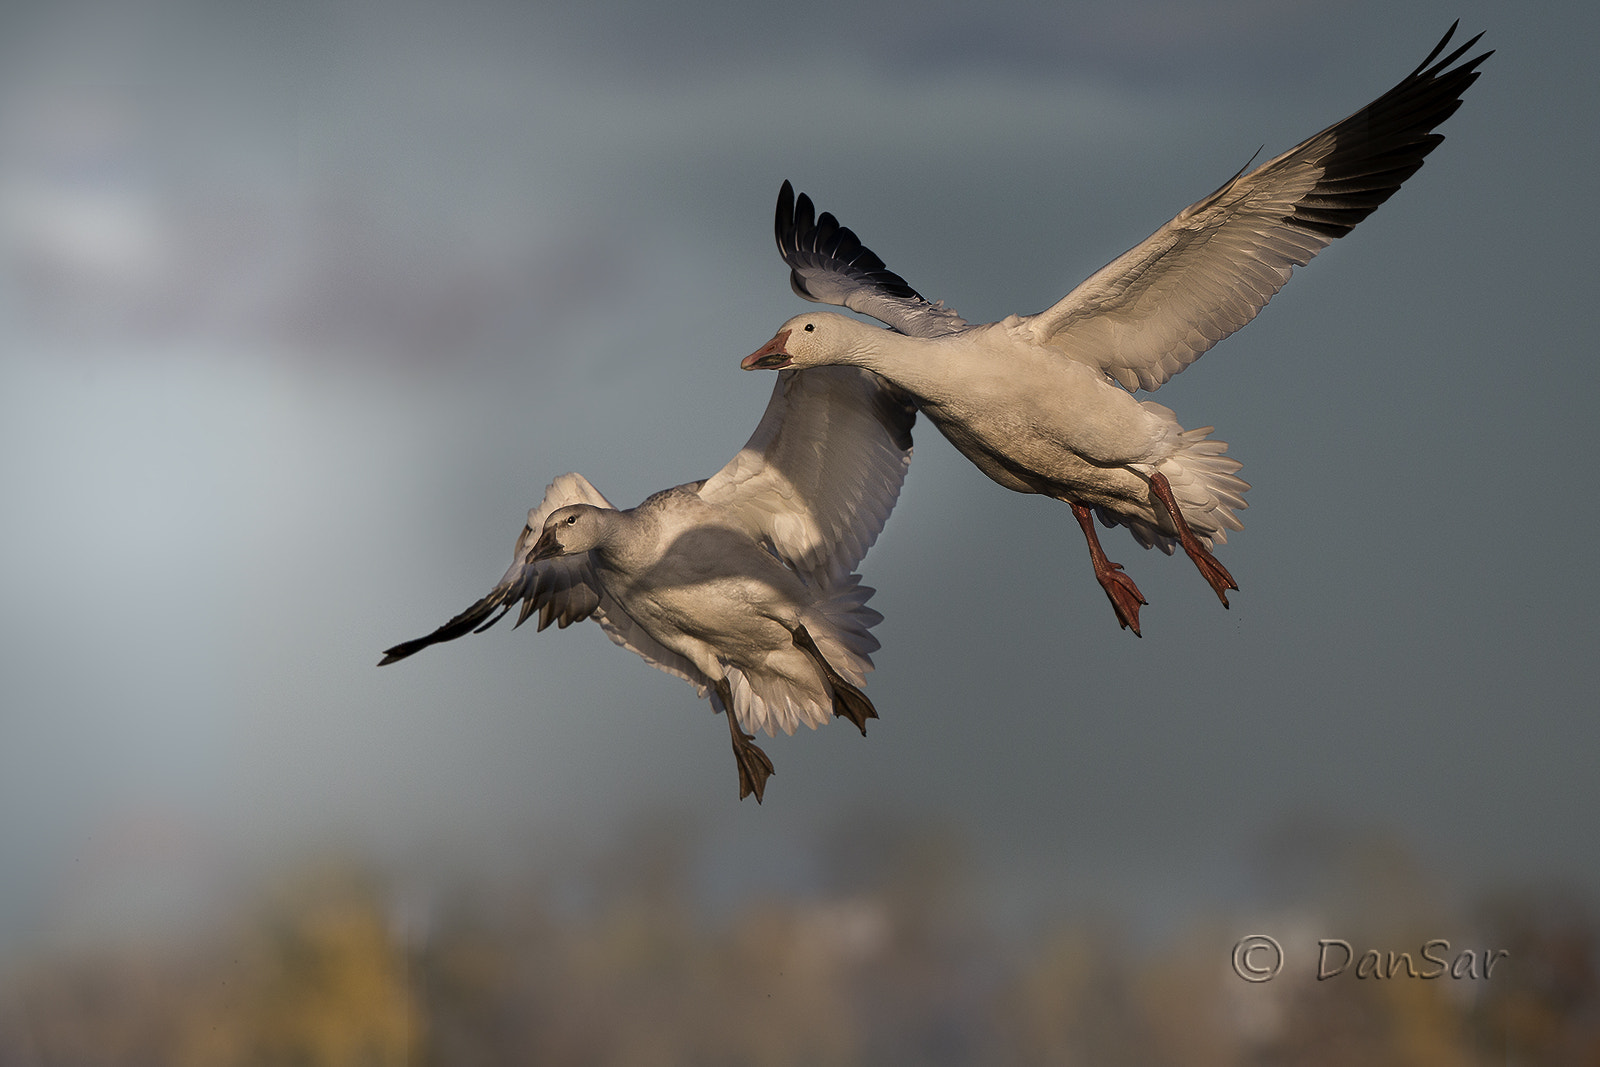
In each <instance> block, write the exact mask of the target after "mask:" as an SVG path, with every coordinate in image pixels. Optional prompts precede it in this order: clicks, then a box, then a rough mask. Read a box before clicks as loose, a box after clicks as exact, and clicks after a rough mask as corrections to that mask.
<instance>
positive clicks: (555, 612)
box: [378, 474, 611, 667]
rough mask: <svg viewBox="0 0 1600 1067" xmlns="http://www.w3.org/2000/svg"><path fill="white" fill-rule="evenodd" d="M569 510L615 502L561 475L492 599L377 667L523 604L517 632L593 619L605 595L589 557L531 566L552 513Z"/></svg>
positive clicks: (404, 645) (476, 629)
mask: <svg viewBox="0 0 1600 1067" xmlns="http://www.w3.org/2000/svg"><path fill="white" fill-rule="evenodd" d="M568 504H593V505H594V506H595V507H600V508H610V507H611V502H610V501H608V500H607V499H606V498H605V497H604V496H602V495H600V491H599V490H598V489H596V488H595V487H594V486H592V485H590V484H589V480H588V479H587V478H585V477H584V476H583V475H581V474H563V475H561V477H559V478H557V479H556V480H555V481H553V482H551V483H550V485H549V487H548V488H546V489H545V492H544V499H543V500H541V501H540V502H539V506H538V507H536V508H534V509H533V510H532V511H529V512H528V523H527V525H526V526H524V527H523V528H522V532H521V533H520V534H518V535H517V541H516V545H515V546H514V548H513V557H512V561H511V567H510V568H509V569H508V570H507V571H506V573H505V576H504V577H503V578H501V579H500V581H499V582H498V583H496V584H495V587H494V588H493V589H491V590H490V591H489V594H488V595H487V596H485V597H484V598H483V599H482V600H479V601H478V602H477V603H476V604H473V605H472V606H471V607H469V608H468V609H467V610H465V611H463V612H462V613H461V614H459V615H457V616H456V617H455V618H453V619H451V620H450V621H449V622H447V623H445V624H444V625H443V626H441V627H439V628H438V629H437V630H435V631H433V633H431V634H428V635H427V636H425V637H418V638H415V639H413V640H411V641H403V642H401V643H400V644H398V645H395V646H394V647H393V648H391V649H389V650H388V651H386V652H385V653H384V654H383V659H382V660H380V661H379V662H378V666H380V667H381V666H383V665H384V664H386V663H393V662H395V661H396V660H402V659H405V658H406V657H407V656H410V655H412V654H414V653H417V652H420V651H422V650H423V649H425V648H427V647H428V646H429V645H436V644H438V643H439V642H441V641H454V640H455V639H456V638H458V637H461V636H463V635H465V634H469V633H480V632H482V631H484V630H487V629H488V628H489V627H491V626H493V625H494V624H495V623H497V622H499V621H500V619H501V617H503V616H504V615H505V614H506V612H508V611H510V610H511V606H512V605H513V604H515V603H516V602H517V601H519V600H520V601H522V612H521V614H520V615H519V616H518V617H517V625H518V626H521V625H522V624H523V622H524V621H526V619H527V618H528V616H529V615H531V614H533V613H534V612H535V611H537V612H538V613H539V629H541V630H543V629H544V628H545V627H546V626H549V625H550V624H551V623H552V622H554V623H555V624H556V625H557V626H558V627H561V628H565V627H567V626H570V625H572V624H573V623H574V622H578V621H579V620H582V619H586V618H588V617H589V616H590V615H591V614H594V613H595V612H596V610H597V609H599V608H600V605H601V600H602V591H601V588H600V583H599V582H598V581H596V580H595V577H594V571H593V569H592V568H591V567H590V565H589V556H588V554H587V553H584V554H583V555H579V556H561V557H558V558H556V559H547V560H540V561H539V562H537V563H529V562H527V558H528V553H529V552H530V551H531V550H532V549H533V543H534V542H535V541H537V540H538V539H539V533H540V531H541V530H543V529H544V520H545V519H546V518H547V517H549V515H550V513H551V512H553V511H555V510H557V509H558V508H564V507H566V506H567V505H568Z"/></svg>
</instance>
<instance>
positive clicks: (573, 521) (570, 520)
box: [567, 515, 578, 526]
mask: <svg viewBox="0 0 1600 1067" xmlns="http://www.w3.org/2000/svg"><path fill="white" fill-rule="evenodd" d="M577 524H578V516H576V515H568V516H567V525H568V526H576V525H577Z"/></svg>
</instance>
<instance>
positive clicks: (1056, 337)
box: [742, 25, 1493, 634]
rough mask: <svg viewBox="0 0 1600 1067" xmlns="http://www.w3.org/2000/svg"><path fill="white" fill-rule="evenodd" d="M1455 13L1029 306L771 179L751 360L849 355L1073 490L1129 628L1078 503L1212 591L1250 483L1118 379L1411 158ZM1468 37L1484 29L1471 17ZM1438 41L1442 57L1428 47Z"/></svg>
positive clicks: (1200, 329)
mask: <svg viewBox="0 0 1600 1067" xmlns="http://www.w3.org/2000/svg"><path fill="white" fill-rule="evenodd" d="M1455 29H1456V27H1455V26H1453V25H1452V26H1451V27H1450V31H1449V32H1447V33H1446V34H1445V35H1444V38H1443V40H1441V41H1440V42H1439V44H1438V45H1437V46H1436V47H1435V48H1434V50H1433V51H1432V52H1431V53H1430V54H1429V56H1428V58H1427V59H1425V60H1423V62H1422V64H1421V65H1420V66H1418V67H1417V69H1416V70H1415V71H1413V72H1412V73H1411V74H1410V75H1409V76H1407V77H1406V78H1405V79H1403V80H1402V81H1401V82H1400V83H1399V84H1398V85H1396V86H1395V87H1394V88H1393V89H1391V90H1390V91H1389V92H1387V93H1385V94H1384V95H1383V96H1381V97H1379V98H1378V99H1377V100H1375V101H1373V102H1372V103H1371V104H1369V105H1367V106H1366V107H1364V108H1362V109H1361V110H1360V111H1358V112H1356V113H1355V114H1353V115H1351V116H1350V117H1349V118H1346V119H1344V120H1343V121H1341V122H1338V123H1335V124H1334V125H1332V126H1330V127H1328V128H1327V129H1325V130H1323V131H1322V132H1321V133H1318V134H1316V135H1315V136H1313V137H1311V138H1309V139H1307V140H1306V141H1304V142H1302V143H1301V144H1299V145H1296V146H1295V147H1294V148H1292V149H1290V150H1289V151H1288V152H1285V153H1283V154H1282V155H1280V156H1278V157H1277V158H1275V159H1272V160H1270V161H1268V162H1267V163H1264V164H1262V165H1261V166H1259V167H1257V168H1256V169H1254V170H1252V171H1250V172H1249V173H1248V174H1245V173H1244V172H1242V171H1241V172H1240V173H1239V174H1236V175H1235V176H1234V177H1233V178H1232V179H1230V180H1229V181H1227V182H1225V183H1224V184H1223V185H1222V187H1221V188H1220V189H1218V190H1217V191H1216V192H1214V193H1212V194H1211V195H1210V196H1207V197H1205V198H1204V199H1202V200H1200V201H1198V202H1196V203H1194V204H1192V205H1190V206H1189V207H1187V208H1185V209H1184V210H1183V211H1181V212H1179V213H1178V215H1177V216H1176V217H1175V218H1174V219H1173V220H1172V221H1171V222H1169V223H1167V224H1166V225H1165V226H1163V227H1161V229H1159V230H1157V231H1156V232H1155V233H1154V234H1152V235H1151V236H1150V237H1149V238H1148V239H1146V240H1145V241H1143V242H1141V243H1140V244H1138V245H1136V246H1135V247H1134V248H1132V249H1130V250H1129V251H1128V252H1126V253H1124V254H1123V255H1121V256H1119V257H1117V258H1116V259H1114V260H1112V261H1111V263H1109V264H1107V265H1106V266H1105V267H1103V268H1101V269H1100V270H1099V271H1096V272H1095V273H1094V274H1093V275H1091V276H1090V277H1089V278H1088V280H1086V281H1084V282H1083V284H1081V285H1079V286H1078V287H1077V288H1075V289H1073V290H1072V291H1071V292H1070V293H1068V294H1067V295H1066V296H1065V297H1063V298H1062V299H1061V300H1060V301H1059V302H1057V303H1056V304H1055V305H1054V306H1053V307H1050V308H1047V309H1046V310H1045V311H1043V312H1040V313H1039V314H1036V315H1026V316H1019V315H1012V316H1009V317H1007V318H1006V319H1003V320H1001V321H999V322H992V323H987V324H982V325H973V324H969V323H967V322H966V321H964V320H963V319H961V318H960V317H959V316H958V315H957V314H956V313H955V312H954V311H952V310H951V309H949V308H946V307H945V306H944V305H943V304H942V303H939V304H931V303H929V302H928V301H926V300H924V299H923V298H922V297H921V296H920V295H919V294H918V293H917V292H916V291H915V290H914V289H912V288H911V287H910V286H909V285H907V284H906V282H905V281H904V280H903V279H902V278H901V277H900V276H899V275H897V274H895V273H893V272H892V271H890V270H888V268H887V267H886V266H885V265H884V263H883V261H882V260H881V259H880V258H878V256H876V255H875V254H873V253H872V252H871V251H870V250H868V249H867V248H865V247H864V246H863V245H862V244H861V242H860V241H859V240H858V239H857V238H856V235H855V234H854V233H852V232H851V231H850V230H848V229H846V228H844V227H842V226H840V225H839V223H838V221H837V220H836V219H835V218H834V217H833V216H832V215H830V214H828V213H826V212H824V213H823V214H822V215H821V216H820V217H818V216H815V214H814V208H813V206H812V204H811V201H810V198H808V197H806V196H805V195H804V194H801V196H800V197H799V199H798V201H797V200H796V198H795V195H794V190H793V188H792V187H791V186H790V184H789V183H788V182H784V184H783V189H782V191H781V192H780V193H779V197H778V210H777V218H776V232H777V239H778V248H779V251H780V252H781V253H782V255H783V258H784V260H785V262H787V263H788V264H789V266H790V268H791V274H790V283H791V285H792V286H793V288H794V290H795V292H796V293H798V294H799V295H800V296H802V297H805V298H806V299H808V300H814V301H818V302H822V303H830V304H838V305H841V306H843V307H847V308H849V309H851V310H853V311H856V312H859V313H861V314H865V315H870V316H872V317H874V318H876V319H879V320H880V321H882V322H884V323H887V324H888V325H889V326H890V327H892V329H891V330H883V329H880V328H877V327H873V326H869V325H867V324H865V323H862V322H860V321H858V320H855V319H851V318H848V317H846V316H843V315H836V314H831V313H813V314H808V315H798V316H795V317H794V318H792V319H790V320H789V321H788V322H786V323H784V324H783V326H782V328H780V329H779V331H778V333H777V335H776V336H774V337H773V339H772V340H771V341H769V342H768V343H767V344H766V345H764V346H762V347H761V348H760V349H758V350H756V351H755V352H754V353H752V354H751V355H750V356H748V357H746V358H745V360H744V362H743V364H742V365H743V366H744V367H745V369H747V370H749V369H754V368H776V369H781V368H785V367H818V366H825V365H851V366H857V367H862V368H866V369H870V370H872V371H875V372H877V373H879V374H881V375H883V376H884V377H885V378H887V379H889V380H890V381H892V382H894V383H895V384H897V385H899V386H900V387H901V388H903V389H905V390H906V392H908V393H910V394H911V395H912V396H913V397H914V399H915V401H916V404H917V406H918V408H919V409H920V410H921V411H923V412H924V413H925V414H927V415H928V417H929V418H930V419H931V420H932V421H933V423H934V425H935V426H937V427H938V428H939V430H940V431H941V432H942V433H943V434H944V435H945V436H946V437H947V438H949V439H950V441H951V442H952V443H953V444H954V445H955V446H956V447H957V448H958V449H960V450H961V452H962V453H963V454H965V455H966V456H967V457H968V458H969V459H971V460H972V462H973V463H974V464H976V465H977V466H978V468H979V469H980V470H982V471H983V472H984V473H985V474H987V475H989V477H990V478H992V479H994V480H995V481H997V482H999V483H1000V484H1001V485H1003V486H1005V487H1006V488H1008V489H1012V490H1015V491H1017V492H1021V493H1040V494H1043V495H1046V496H1050V497H1054V498H1055V499H1058V500H1062V501H1064V502H1066V503H1068V504H1070V505H1071V507H1072V509H1073V513H1074V515H1075V516H1076V518H1077V520H1078V523H1079V525H1080V526H1081V527H1082V529H1083V532H1084V536H1085V537H1086V538H1087V540H1088V543H1089V552H1090V558H1091V560H1092V561H1093V563H1094V568H1095V576H1096V578H1097V580H1098V581H1099V582H1100V585H1101V587H1102V588H1103V589H1104V590H1105V592H1106V595H1107V596H1108V597H1109V598H1110V600H1111V604H1112V607H1113V609H1114V610H1115V611H1116V613H1117V619H1118V621H1119V622H1120V623H1121V625H1122V626H1124V627H1131V628H1132V629H1133V631H1134V633H1136V634H1137V633H1139V607H1140V605H1142V604H1144V603H1145V599H1144V596H1143V595H1142V594H1141V593H1140V592H1139V590H1138V587H1137V586H1136V585H1135V584H1134V583H1133V580H1132V579H1131V578H1130V577H1128V575H1126V574H1124V573H1123V572H1122V568H1121V566H1120V565H1118V564H1116V563H1112V562H1110V561H1109V560H1107V559H1106V558H1105V553H1104V551H1103V550H1102V549H1101V547H1100V544H1099V540H1098V538H1097V536H1096V534H1095V531H1094V523H1093V519H1092V513H1093V514H1098V515H1099V517H1100V520H1101V522H1102V523H1104V524H1105V525H1107V526H1112V525H1121V526H1126V527H1128V529H1129V530H1130V531H1131V532H1132V534H1133V535H1134V537H1135V538H1136V539H1137V540H1138V541H1139V543H1140V544H1142V545H1144V546H1145V547H1147V548H1149V547H1152V546H1154V547H1159V548H1161V549H1163V550H1164V551H1166V552H1168V553H1169V554H1170V553H1171V552H1172V550H1173V548H1174V547H1175V546H1176V545H1180V544H1181V545H1182V546H1183V548H1184V550H1185V552H1186V553H1187V554H1188V555H1189V557H1190V558H1191V559H1192V560H1193V561H1194V562H1195V564H1196V566H1197V567H1198V568H1199V569H1200V572H1201V574H1202V575H1203V576H1204V577H1205V579H1206V581H1207V582H1208V583H1209V584H1210V585H1211V587H1212V589H1213V590H1215V591H1216V594H1217V596H1218V598H1220V599H1221V601H1222V603H1223V606H1224V607H1226V606H1227V603H1228V597H1227V591H1228V590H1230V589H1237V588H1238V585H1237V584H1236V583H1235V582H1234V580H1233V577H1232V576H1231V575H1230V574H1229V573H1228V571H1227V569H1226V568H1224V567H1223V566H1222V564H1221V563H1219V562H1218V561H1217V560H1216V558H1215V557H1214V556H1213V555H1212V554H1211V552H1210V548H1211V547H1212V546H1213V545H1214V544H1218V543H1221V542H1224V541H1226V540H1227V531H1228V530H1237V529H1240V528H1241V527H1242V523H1241V522H1240V521H1239V518H1238V515H1237V514H1236V512H1238V511H1239V510H1242V509H1243V508H1244V507H1245V503H1244V498H1243V494H1244V492H1245V490H1246V489H1248V488H1249V486H1248V485H1247V484H1246V483H1245V482H1244V481H1243V480H1241V479H1240V478H1238V477H1237V476H1236V474H1235V472H1236V471H1237V470H1238V469H1239V467H1240V464H1239V463H1238V462H1237V461H1236V460H1233V459H1230V458H1228V457H1227V456H1226V455H1225V454H1224V453H1226V451H1227V445H1226V444H1224V443H1222V442H1221V441H1216V440H1213V439H1211V438H1210V436H1209V435H1210V433H1211V427H1209V426H1207V427H1204V428H1201V429H1195V430H1185V429H1184V428H1183V427H1182V426H1181V425H1180V424H1179V422H1178V420H1177V418H1176V416H1174V415H1173V413H1172V412H1171V411H1170V410H1169V409H1167V408H1166V407H1163V406H1162V405H1160V404H1157V403H1154V402H1153V401H1149V400H1145V401H1140V400H1137V399H1135V397H1134V396H1133V395H1132V392H1131V391H1132V390H1135V389H1145V390H1154V389H1157V388H1159V387H1160V386H1161V384H1162V383H1164V382H1166V381H1167V380H1168V379H1170V378H1171V377H1172V376H1173V375H1174V374H1177V373H1178V372H1179V371H1181V370H1183V368H1185V367H1187V366H1188V365H1189V364H1190V363H1193V362H1194V361H1195V360H1196V359H1198V358H1199V357H1200V356H1201V354H1203V353H1204V352H1205V351H1206V350H1207V349H1209V348H1210V347H1211V346H1212V345H1214V344H1216V343H1217V342H1218V341H1220V340H1221V339H1222V338H1224V337H1226V336H1228V335H1229V334H1231V333H1233V332H1234V331H1235V330H1237V329H1239V328H1240V327H1241V326H1243V325H1245V324H1246V323H1247V322H1249V321H1250V320H1251V319H1252V318H1254V317H1255V315H1256V313H1257V312H1258V311H1260V310H1261V308H1262V307H1264V306H1265V305H1266V303H1267V301H1268V300H1270V299H1271V298H1272V296H1273V294H1275V293H1276V292H1277V291H1278V290H1279V289H1280V288H1282V287H1283V285H1284V283H1285V282H1287V281H1288V279H1289V276H1290V274H1291V273H1292V272H1293V269H1294V268H1295V267H1296V266H1301V265H1304V264H1305V263H1307V262H1309V261H1310V259H1311V258H1312V257H1313V256H1315V255H1316V254H1317V253H1318V252H1319V251H1321V250H1322V249H1323V248H1324V247H1326V246H1327V245H1328V243H1329V242H1331V241H1332V240H1333V239H1334V238H1336V237H1340V236H1343V235H1344V234H1346V233H1348V232H1349V231H1350V230H1351V229H1352V228H1353V227H1354V226H1355V225H1356V224H1357V223H1358V222H1360V221H1361V220H1362V219H1364V218H1366V217H1367V216H1368V215H1370V214H1371V213H1372V212H1373V211H1374V210H1376V209H1377V207H1378V205H1380V204H1382V203H1383V202H1384V201H1385V200H1387V199H1388V198H1389V196H1390V195H1392V194H1393V193H1394V192H1395V191H1396V190H1397V189H1399V187H1400V185H1401V183H1402V182H1404V181H1405V179H1406V178H1408V177H1410V176H1411V175H1412V174H1414V173H1415V172H1416V171H1417V169H1418V168H1419V167H1421V166H1422V161H1423V158H1424V157H1425V156H1426V155H1427V154H1428V153H1429V152H1431V151H1432V150H1433V148H1434V147H1435V146H1437V145H1438V144H1439V142H1440V141H1442V140H1443V137H1442V136H1440V135H1439V134H1436V133H1434V132H1432V131H1433V129H1434V128H1435V127H1436V126H1438V125H1439V124H1440V123H1442V122H1443V121H1444V120H1445V119H1447V118H1449V117H1450V115H1451V114H1453V113H1454V112H1455V110H1456V108H1457V107H1459V106H1460V104H1461V95H1462V93H1464V92H1465V91H1466V90H1467V88H1468V87H1469V86H1470V85H1471V84H1472V83H1473V82H1474V81H1475V80H1477V77H1478V71H1477V67H1478V66H1479V65H1480V64H1481V63H1482V62H1483V61H1484V60H1485V59H1487V58H1488V57H1489V55H1491V54H1493V53H1488V52H1486V53H1484V54H1483V55H1480V56H1478V57H1476V58H1474V59H1470V60H1467V61H1466V62H1464V63H1461V64H1460V65H1459V66H1454V64H1456V62H1457V61H1458V60H1460V59H1461V57H1462V56H1463V55H1464V54H1465V53H1466V52H1467V50H1468V49H1470V48H1471V47H1472V46H1473V45H1474V44H1475V43H1476V42H1477V41H1478V37H1474V38H1472V40H1470V41H1468V42H1467V43H1466V44H1464V45H1462V46H1461V47H1460V48H1458V49H1456V50H1455V51H1454V52H1452V53H1451V54H1450V55H1448V56H1446V57H1445V58H1444V59H1442V60H1438V57H1439V55H1440V53H1442V52H1443V51H1444V49H1445V46H1446V44H1447V43H1448V42H1449V40H1450V38H1451V36H1453V35H1454V33H1455ZM1479 36H1482V35H1481V34H1480V35H1479ZM1435 60H1438V62H1435Z"/></svg>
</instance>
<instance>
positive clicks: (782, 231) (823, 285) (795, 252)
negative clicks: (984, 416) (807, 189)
mask: <svg viewBox="0 0 1600 1067" xmlns="http://www.w3.org/2000/svg"><path fill="white" fill-rule="evenodd" d="M815 211H816V209H815V208H814V207H813V206H812V204H811V198H810V197H809V196H807V195H806V194H805V193H801V194H800V198H799V200H796V199H795V195H794V186H792V185H790V184H789V183H788V181H785V182H784V183H783V188H781V189H779V190H778V210H777V216H776V218H775V219H774V221H773V230H774V232H775V234H776V235H777V238H778V254H779V255H781V256H783V261H784V262H785V263H787V264H789V287H790V288H792V289H793V290H794V291H795V293H796V294H797V295H799V296H802V297H804V298H805V299H807V300H811V301H815V302H816V303H819V304H836V305H838V306H839V307H847V308H849V309H850V310H851V311H856V312H860V313H861V314H863V315H870V316H872V317H873V318H875V319H877V320H878V321H880V322H884V323H887V324H888V325H890V326H892V327H894V328H895V329H896V330H899V331H900V332H901V333H903V334H908V335H910V336H912V337H938V336H940V335H942V334H947V333H957V332H959V331H961V330H963V329H966V326H967V323H966V321H965V320H964V319H962V318H961V316H959V315H957V314H956V313H955V312H954V311H952V310H951V309H950V308H947V307H945V306H944V304H943V302H940V303H937V304H930V303H929V302H928V301H926V300H924V299H923V298H922V297H921V296H920V295H918V293H917V291H916V290H915V289H913V288H911V286H909V285H907V284H906V282H905V279H904V278H902V277H900V275H898V274H896V273H895V272H894V271H892V270H890V269H889V268H888V267H886V266H884V263H883V260H881V259H879V258H878V257H877V256H876V255H875V254H874V253H873V252H872V250H871V249H869V248H867V247H866V246H864V245H863V244H862V243H861V241H860V240H859V239H858V238H857V237H856V235H855V234H854V233H853V232H851V231H850V230H849V229H848V228H847V227H844V226H840V225H839V220H838V219H836V218H834V217H833V215H831V214H830V213H828V212H826V211H824V212H823V213H822V215H821V216H820V217H818V216H816V214H815Z"/></svg>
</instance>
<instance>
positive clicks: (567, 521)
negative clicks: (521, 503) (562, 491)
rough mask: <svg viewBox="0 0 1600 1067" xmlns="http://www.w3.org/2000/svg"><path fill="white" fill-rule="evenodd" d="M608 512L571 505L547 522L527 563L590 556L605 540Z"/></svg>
mask: <svg viewBox="0 0 1600 1067" xmlns="http://www.w3.org/2000/svg"><path fill="white" fill-rule="evenodd" d="M606 518H607V516H606V510H605V509H604V508H597V507H595V506H593V505H592V504H569V505H567V506H566V507H564V508H558V509H557V510H555V511H552V512H551V513H550V517H549V518H547V519H545V520H544V529H543V530H541V531H540V532H539V539H538V540H537V541H535V542H534V543H533V547H532V548H531V549H529V550H528V562H529V563H537V562H538V561H539V560H542V559H554V558H555V557H557V556H571V555H576V554H577V553H580V552H587V551H589V550H590V549H591V548H594V547H595V546H596V545H598V544H600V542H601V541H603V540H605V536H606V531H607V529H608V523H607V522H606Z"/></svg>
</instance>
